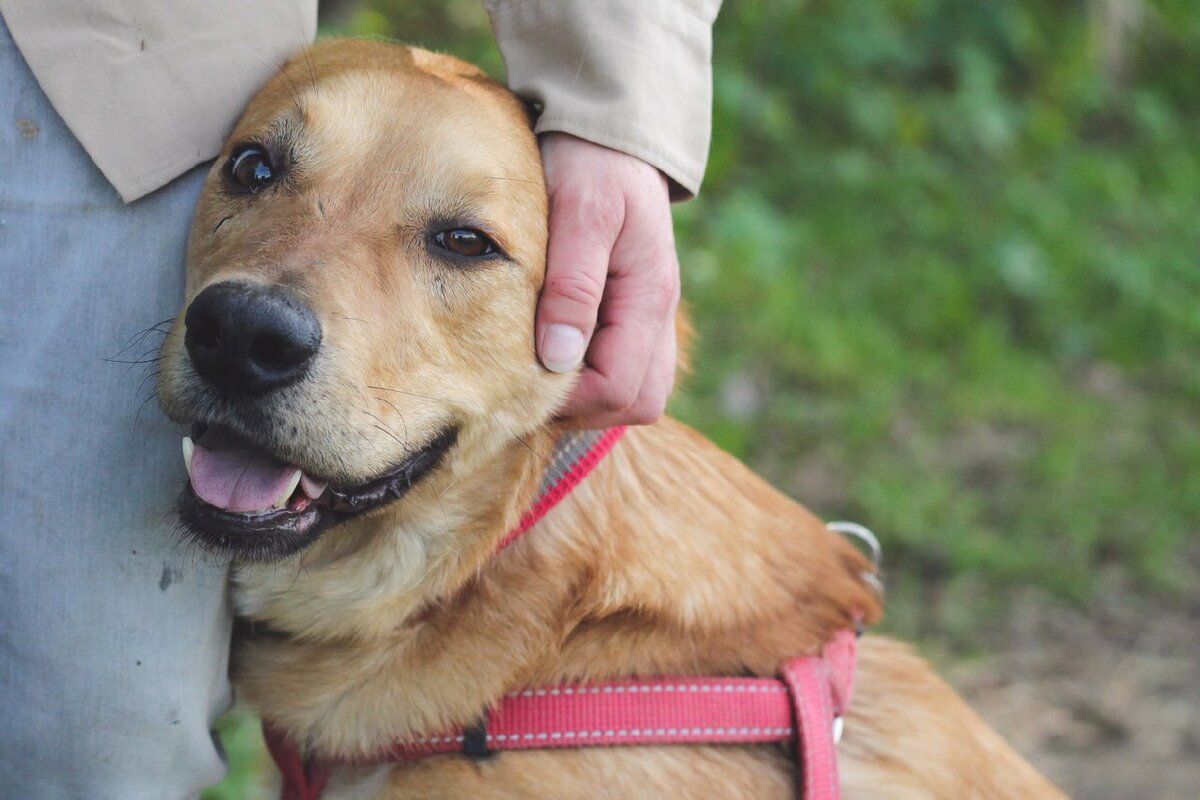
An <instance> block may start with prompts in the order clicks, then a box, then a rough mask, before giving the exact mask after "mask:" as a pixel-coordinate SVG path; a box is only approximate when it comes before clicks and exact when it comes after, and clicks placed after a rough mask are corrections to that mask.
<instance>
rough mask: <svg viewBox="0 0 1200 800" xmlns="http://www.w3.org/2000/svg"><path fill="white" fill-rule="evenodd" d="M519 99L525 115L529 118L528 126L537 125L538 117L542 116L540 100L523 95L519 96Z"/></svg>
mask: <svg viewBox="0 0 1200 800" xmlns="http://www.w3.org/2000/svg"><path fill="white" fill-rule="evenodd" d="M520 100H521V105H523V106H524V107H525V116H526V117H528V118H529V127H530V128H532V127H534V126H535V125H537V121H538V117H540V116H542V108H543V106H542V101H541V100H527V99H526V98H524V97H522V98H520Z"/></svg>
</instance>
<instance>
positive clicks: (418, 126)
mask: <svg viewBox="0 0 1200 800" xmlns="http://www.w3.org/2000/svg"><path fill="white" fill-rule="evenodd" d="M529 120H530V116H529V111H528V110H527V108H526V107H525V106H523V105H522V103H521V102H520V101H519V100H518V99H516V98H515V97H514V96H513V95H511V94H510V93H509V92H508V91H507V90H506V89H504V88H503V87H502V86H500V85H499V84H497V83H495V82H494V81H493V80H491V79H490V78H488V77H487V76H486V75H485V74H484V73H482V72H481V71H480V70H478V69H476V68H475V67H473V66H470V65H467V64H464V63H462V62H460V61H458V60H456V59H454V58H451V57H448V56H445V55H439V54H434V53H430V52H427V51H424V50H421V49H418V48H414V47H405V46H402V45H398V44H392V43H385V42H378V41H356V40H329V41H323V42H321V43H318V44H317V45H315V46H314V47H312V48H311V49H310V50H308V51H306V52H305V53H304V54H302V56H299V57H297V58H296V59H295V60H293V61H292V62H291V63H289V64H288V65H287V66H286V67H285V68H284V69H283V71H282V72H281V73H280V74H279V75H278V76H276V77H275V78H274V79H273V80H272V81H271V82H270V83H269V84H268V85H267V86H266V87H265V88H263V89H262V90H261V91H260V92H259V93H258V95H257V96H256V97H255V98H254V99H253V101H252V102H251V103H250V105H249V107H248V109H247V110H246V112H245V115H244V116H243V118H242V119H241V121H240V122H239V123H238V124H237V126H236V129H235V130H234V132H233V134H232V136H231V137H230V139H229V140H228V142H227V144H226V145H225V146H224V149H223V151H222V153H221V155H220V156H219V158H218V159H217V161H216V163H215V165H214V166H213V168H212V170H211V172H210V174H209V175H208V178H207V182H206V183H205V186H204V190H203V194H202V196H201V198H200V201H199V205H198V208H197V211H196V215H195V221H194V225H193V228H192V231H191V236H190V239H189V245H188V254H187V288H186V296H187V297H186V303H185V305H184V310H183V311H182V312H181V314H180V315H179V317H178V318H177V319H176V321H175V323H174V325H173V327H172V329H171V331H170V333H169V334H168V336H167V338H166V340H165V341H164V344H163V348H162V361H161V367H160V377H159V397H160V402H161V405H162V407H163V409H164V411H165V413H166V414H167V415H168V416H169V417H170V418H171V419H173V420H175V421H176V422H178V423H180V424H181V425H183V426H185V427H187V428H189V429H190V431H191V436H190V437H189V438H187V439H185V441H184V455H185V459H186V461H187V466H188V473H189V482H188V485H187V487H186V488H185V489H184V491H183V495H182V498H181V500H180V504H179V508H180V517H181V520H182V522H183V525H184V526H185V528H186V530H187V532H188V534H189V535H190V536H191V537H193V538H194V539H195V540H197V541H198V542H200V543H201V544H202V545H203V546H204V547H205V548H207V549H208V550H211V551H213V552H215V553H218V554H221V555H222V556H225V557H228V558H229V559H230V560H232V561H233V562H234V564H235V567H236V568H235V570H234V572H233V584H234V590H233V591H234V602H235V606H236V611H237V614H238V615H239V618H240V620H241V623H240V624H239V631H238V634H237V636H236V637H235V644H234V654H233V659H232V666H231V670H232V676H233V679H234V682H235V685H236V686H237V688H238V690H239V692H240V693H241V695H242V696H243V697H244V699H246V700H248V701H249V703H250V704H252V705H253V706H254V707H255V708H257V709H258V710H259V712H260V713H261V715H262V717H263V719H264V721H265V722H266V724H267V725H269V726H270V727H271V729H272V730H273V731H275V732H277V734H278V735H279V736H280V737H281V739H282V740H286V741H287V742H290V743H292V744H293V746H294V748H295V750H296V751H297V752H300V753H302V754H303V757H304V758H305V759H310V760H313V761H314V762H318V761H319V762H324V763H326V764H332V765H333V766H331V767H328V768H327V769H326V770H325V773H324V777H323V778H322V780H321V784H322V786H320V787H319V788H320V789H321V790H323V796H324V797H326V798H330V800H333V799H334V798H365V797H373V798H410V797H411V798H466V797H471V798H536V797H545V798H572V797H588V798H597V797H599V798H665V797H669V798H716V797H720V798H757V799H762V798H784V797H795V796H796V792H797V788H796V787H797V774H798V765H797V764H796V763H795V762H796V759H795V756H794V753H792V752H791V751H789V749H788V748H787V747H782V746H779V745H777V744H774V745H773V744H754V743H747V744H663V745H654V746H645V747H632V746H631V747H624V746H619V747H578V748H575V747H571V748H557V749H541V750H523V751H512V752H504V753H502V754H500V755H491V757H469V756H464V755H454V754H449V755H438V756H433V757H430V758H425V759H420V760H412V761H404V762H401V763H389V764H376V763H368V762H369V761H370V759H369V756H370V755H371V754H376V753H379V752H381V751H385V750H387V749H388V748H389V747H391V746H392V743H394V742H397V741H412V740H428V737H430V736H433V735H435V734H436V733H437V732H439V731H447V730H456V729H461V730H468V729H470V726H472V725H473V724H474V723H475V722H476V721H477V720H479V719H480V717H481V714H486V712H487V710H488V709H489V708H492V707H495V706H496V705H497V704H499V703H501V702H502V701H503V698H505V697H506V696H507V695H508V694H509V693H512V692H519V691H520V690H522V689H525V688H528V687H538V686H544V685H561V684H564V683H570V682H585V683H586V682H598V681H599V682H603V681H612V680H618V679H626V678H630V677H631V676H632V677H647V676H650V677H653V676H735V677H736V678H737V679H738V680H743V679H747V676H749V678H754V677H755V676H762V677H769V676H773V675H775V674H776V673H777V672H778V671H779V670H780V667H781V665H783V664H785V663H788V662H789V660H791V659H796V658H797V657H801V656H813V655H814V654H820V653H822V650H823V648H824V647H825V646H826V644H827V643H828V642H830V641H831V639H833V638H835V637H837V636H838V635H839V632H844V631H847V630H851V629H854V628H855V627H856V626H858V625H862V624H869V623H871V622H873V621H875V620H876V619H877V618H878V616H879V614H880V598H879V596H878V594H877V592H876V590H875V588H874V587H873V583H872V581H871V580H870V579H869V578H870V575H871V573H872V570H873V567H872V565H871V563H870V561H869V560H868V559H866V558H865V557H864V556H863V555H862V554H861V553H860V552H859V550H858V549H857V548H856V547H854V546H853V545H852V544H850V543H849V542H847V541H846V540H845V539H843V538H842V537H841V536H839V535H837V534H835V533H833V532H831V531H830V530H828V529H827V528H826V526H825V525H824V524H823V523H822V522H821V521H820V520H818V519H817V518H816V517H815V516H814V515H813V514H811V513H810V512H808V511H807V510H806V509H804V508H803V507H801V506H800V505H798V504H797V503H795V502H793V501H792V500H790V499H788V498H787V497H784V496H783V495H782V494H780V493H779V492H777V491H776V490H775V489H773V488H772V487H771V486H769V485H768V484H767V483H765V482H764V481H763V480H761V479H760V478H758V477H757V476H756V475H754V474H753V473H752V472H750V470H748V469H747V468H746V467H745V466H743V465H742V464H741V463H740V462H738V461H737V460H735V459H734V458H732V457H731V456H729V455H727V454H726V453H724V452H722V451H721V450H720V449H718V448H717V447H716V446H714V445H713V444H711V443H710V442H708V441H706V440H705V439H704V438H703V437H702V436H700V435H699V434H697V433H696V432H695V431H692V430H690V429H689V428H687V427H686V426H684V425H682V424H681V423H679V422H676V421H673V420H671V419H669V418H664V419H662V420H661V421H659V422H657V423H655V424H652V425H647V426H642V427H637V428H633V429H630V430H628V431H627V432H626V433H625V435H624V436H623V437H622V438H621V439H620V440H619V441H616V442H615V444H612V445H611V449H610V450H609V451H608V452H607V454H606V455H604V456H603V458H596V459H593V461H594V462H595V463H593V464H592V465H591V466H592V469H591V472H590V474H589V475H588V476H587V477H586V479H583V480H582V481H580V482H579V483H578V485H576V486H575V487H574V488H573V491H570V492H569V493H565V496H563V497H561V499H560V502H558V504H557V505H555V506H554V507H553V509H552V510H550V511H548V513H546V514H545V516H544V517H542V518H541V519H540V520H537V521H536V522H532V521H531V520H530V519H529V518H526V523H527V524H526V525H525V527H527V528H528V530H527V531H525V532H524V534H523V535H522V536H521V537H520V539H519V540H517V541H513V542H512V543H511V545H509V546H507V547H503V548H501V545H502V544H506V543H507V542H508V541H510V540H511V539H512V532H513V531H514V530H516V531H519V530H520V526H521V523H522V518H523V517H525V515H527V514H528V512H529V510H530V507H531V505H533V504H534V498H535V495H536V494H537V493H538V492H539V487H540V486H541V484H542V481H543V478H544V476H545V473H546V472H547V469H548V462H549V461H550V460H551V459H552V458H553V457H554V455H555V453H556V452H557V451H556V448H560V447H561V442H562V441H563V439H564V437H568V436H573V435H575V434H570V433H565V432H564V430H563V429H562V428H561V427H560V425H559V423H557V422H556V421H555V419H554V413H555V409H556V408H558V407H559V406H560V404H561V403H562V402H563V401H564V399H565V398H566V396H567V394H568V392H569V391H570V389H571V386H572V381H573V379H574V378H573V376H571V375H560V374H555V373H552V372H549V371H548V370H545V369H543V368H542V367H541V366H540V365H539V363H538V360H537V357H536V354H535V351H534V331H533V324H534V312H535V307H536V304H537V301H538V296H539V292H540V290H541V287H542V281H543V273H544V269H545V255H546V239H547V198H546V190H545V184H544V180H543V176H542V169H541V162H540V158H539V153H538V146H537V141H536V138H535V136H534V134H533V133H532V130H531V125H530V121H529ZM680 325H681V326H685V325H686V323H685V322H683V321H682V320H681V322H680ZM681 330H682V328H681ZM560 494H563V493H561V492H560ZM858 648H859V651H860V652H859V656H858V664H857V676H856V684H857V690H856V691H857V694H856V697H855V699H854V702H853V704H852V705H851V706H850V708H849V710H848V713H847V715H846V717H845V719H844V731H845V735H844V738H843V739H842V740H841V742H840V744H839V745H838V746H837V753H838V763H839V769H840V775H841V785H842V787H843V791H844V793H845V795H846V796H848V797H855V798H880V797H887V798H930V797H933V798H968V797H988V798H1043V797H1047V798H1048V797H1061V796H1062V795H1061V794H1059V792H1058V791H1057V790H1056V789H1055V788H1054V787H1053V786H1052V785H1051V784H1049V783H1048V782H1047V781H1046V780H1045V779H1044V778H1042V777H1041V776H1040V775H1039V774H1038V773H1037V772H1036V771H1035V770H1034V769H1033V768H1032V767H1031V766H1030V765H1028V764H1027V763H1026V762H1025V761H1024V760H1022V759H1021V758H1020V757H1019V756H1018V755H1017V754H1016V753H1015V752H1014V751H1012V750H1011V749H1010V748H1009V747H1008V746H1007V745H1006V744H1005V743H1004V742H1003V741H1002V740H1001V739H1000V738H999V737H998V736H997V735H996V734H995V733H994V732H992V731H991V730H990V729H989V728H988V727H987V726H986V725H985V724H984V722H983V721H982V720H981V719H980V718H979V717H977V716H976V715H975V714H974V713H973V712H972V711H971V710H970V709H968V708H967V706H966V705H965V704H964V703H963V702H962V700H960V699H959V698H958V697H957V696H956V695H955V694H954V693H953V691H952V690H951V689H950V688H949V687H948V686H946V685H945V684H944V683H943V682H942V681H941V680H940V679H938V678H937V677H936V676H935V675H934V674H933V672H932V671H931V670H930V668H929V667H928V666H927V665H926V664H925V663H924V662H923V661H922V660H920V659H919V658H918V657H916V656H915V655H913V654H912V653H911V652H910V650H909V649H908V648H907V647H905V646H903V645H901V644H897V643H894V642H891V641H888V640H886V639H884V638H881V637H877V636H873V635H869V634H868V635H866V636H864V637H862V639H861V640H860V641H859V642H858ZM423 737H424V738H423ZM459 738H462V737H459ZM468 738H469V737H468ZM474 755H476V756H477V755H480V754H474ZM485 755H486V754H485ZM799 770H800V771H801V772H802V771H803V770H804V766H803V765H800V766H799ZM294 796H297V797H299V796H301V795H300V794H295V795H294ZM304 796H309V795H304Z"/></svg>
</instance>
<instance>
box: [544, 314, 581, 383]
mask: <svg viewBox="0 0 1200 800" xmlns="http://www.w3.org/2000/svg"><path fill="white" fill-rule="evenodd" d="M539 355H540V356H541V357H542V363H543V364H545V365H546V369H548V370H550V371H552V372H570V371H571V370H573V369H575V368H576V367H578V366H579V362H580V361H583V333H581V332H580V331H579V329H578V328H572V327H571V326H570V325H548V326H547V327H546V330H545V331H544V332H543V333H542V346H541V348H540V352H539Z"/></svg>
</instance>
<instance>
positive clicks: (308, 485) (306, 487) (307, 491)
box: [300, 475, 329, 500]
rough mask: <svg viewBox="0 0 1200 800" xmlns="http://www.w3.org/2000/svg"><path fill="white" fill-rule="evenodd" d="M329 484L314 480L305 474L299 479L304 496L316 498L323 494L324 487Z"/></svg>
mask: <svg viewBox="0 0 1200 800" xmlns="http://www.w3.org/2000/svg"><path fill="white" fill-rule="evenodd" d="M328 487H329V484H327V483H324V482H322V481H314V480H313V479H312V478H310V477H308V476H307V475H305V476H304V477H303V478H301V479H300V489H301V490H302V491H303V492H304V495H305V497H308V498H310V499H312V500H316V499H317V498H319V497H320V496H321V495H323V494H325V489H327V488H328Z"/></svg>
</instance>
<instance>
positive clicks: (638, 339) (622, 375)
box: [536, 136, 679, 427]
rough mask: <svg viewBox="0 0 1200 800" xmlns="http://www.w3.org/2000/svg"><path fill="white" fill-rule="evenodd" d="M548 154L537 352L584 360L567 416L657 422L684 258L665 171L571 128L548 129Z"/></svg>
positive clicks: (671, 361) (577, 421)
mask: <svg viewBox="0 0 1200 800" xmlns="http://www.w3.org/2000/svg"><path fill="white" fill-rule="evenodd" d="M543 159H544V161H545V165H546V178H547V188H548V190H549V192H550V204H551V208H550V243H549V247H548V252H547V259H548V263H547V272H546V283H545V287H544V288H543V291H542V297H541V299H540V301H539V307H538V317H537V333H536V337H537V340H536V344H537V349H538V354H539V357H540V358H541V360H542V363H543V364H544V365H545V366H546V367H547V368H548V369H552V370H555V371H560V372H566V371H571V370H573V369H575V368H577V367H578V366H579V365H580V364H581V363H584V368H583V370H582V371H581V372H580V378H579V381H578V383H577V384H576V386H575V389H574V391H573V392H572V394H571V396H570V398H569V399H568V401H567V403H566V405H565V406H564V408H563V409H562V410H561V415H562V417H564V418H566V419H568V420H569V421H570V423H571V424H572V425H578V426H584V427H601V426H610V425H618V424H638V423H645V422H652V421H654V420H655V419H657V418H658V417H659V416H660V415H661V414H662V410H663V407H664V406H665V404H666V399H667V396H668V395H669V394H670V391H671V388H672V386H673V383H674V376H675V355H676V352H675V325H674V317H675V310H676V308H677V306H678V302H679V263H678V260H677V258H676V255H675V241H674V231H673V226H672V221H671V213H670V200H669V196H668V192H667V185H666V179H665V178H664V177H663V176H662V175H661V173H659V172H658V171H657V170H655V169H653V168H652V167H650V166H648V165H647V164H644V163H643V162H641V161H638V160H637V159H635V158H633V157H632V156H627V155H624V154H622V153H618V152H616V151H613V150H608V149H606V148H603V147H598V146H597V145H592V144H590V143H588V142H583V141H581V140H578V139H573V138H572V137H567V136H559V137H554V138H551V137H547V140H546V141H544V142H543ZM585 359H586V360H585Z"/></svg>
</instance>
